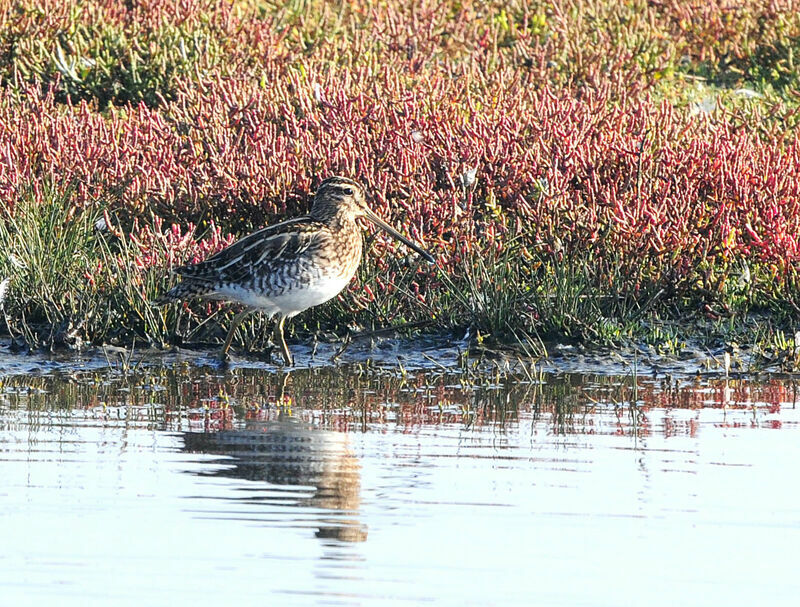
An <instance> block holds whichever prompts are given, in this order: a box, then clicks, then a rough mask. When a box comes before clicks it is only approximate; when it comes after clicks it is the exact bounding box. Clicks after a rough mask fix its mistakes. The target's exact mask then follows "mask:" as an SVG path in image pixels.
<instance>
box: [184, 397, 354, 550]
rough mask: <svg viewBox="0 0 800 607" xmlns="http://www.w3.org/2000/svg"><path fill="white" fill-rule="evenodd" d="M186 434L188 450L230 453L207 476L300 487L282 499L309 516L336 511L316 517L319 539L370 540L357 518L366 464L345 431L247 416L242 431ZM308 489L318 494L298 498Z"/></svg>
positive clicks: (285, 417) (289, 419)
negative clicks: (356, 453) (355, 453)
mask: <svg viewBox="0 0 800 607" xmlns="http://www.w3.org/2000/svg"><path fill="white" fill-rule="evenodd" d="M284 385H285V384H284ZM183 438H184V449H185V450H186V451H189V452H194V453H208V454H218V455H224V456H226V459H224V460H221V462H220V463H223V464H224V467H222V468H220V469H218V470H214V471H211V472H208V471H207V472H203V473H201V474H202V475H204V476H215V477H228V478H238V479H245V480H248V481H254V482H258V483H267V484H268V485H273V486H275V485H278V486H281V488H292V489H296V490H297V491H292V492H291V496H292V497H291V498H290V499H288V500H287V499H282V500H281V503H283V504H290V505H291V506H293V507H295V508H302V509H304V510H306V512H304V516H303V518H304V520H308V519H306V518H305V515H307V514H308V512H315V511H318V510H319V509H322V510H324V511H329V512H330V513H331V516H324V515H323V516H319V518H318V519H317V520H315V523H317V524H318V529H317V531H316V536H317V537H319V538H322V539H333V540H339V541H343V542H363V541H365V540H366V539H367V528H366V525H364V524H362V523H361V522H360V521H359V520H358V519H357V516H358V511H359V506H360V501H361V496H360V492H361V473H360V468H361V466H360V464H359V463H358V459H357V458H356V457H355V455H353V453H352V452H351V451H350V448H349V445H348V439H347V434H346V433H341V432H332V431H324V430H319V429H317V428H315V427H314V426H312V425H311V424H308V423H306V422H304V421H302V420H300V419H298V418H296V417H293V416H291V415H287V414H283V415H280V416H278V419H275V420H270V421H256V420H248V421H247V422H246V424H245V426H244V428H242V429H237V430H221V431H219V432H185V433H184V435H183ZM309 488H311V490H312V492H313V493H312V494H311V495H310V496H309V497H297V496H298V495H303V494H305V493H308V490H309ZM247 499H249V500H251V499H252V498H247ZM256 501H258V500H256ZM270 502H271V503H275V502H274V500H270Z"/></svg>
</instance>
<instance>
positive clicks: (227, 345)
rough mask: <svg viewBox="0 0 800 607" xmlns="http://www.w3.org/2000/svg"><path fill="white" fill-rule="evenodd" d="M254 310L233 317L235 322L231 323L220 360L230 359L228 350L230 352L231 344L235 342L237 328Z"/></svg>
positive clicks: (243, 311)
mask: <svg viewBox="0 0 800 607" xmlns="http://www.w3.org/2000/svg"><path fill="white" fill-rule="evenodd" d="M252 312H253V310H247V309H245V310H242V311H241V312H239V313H238V314H237V315H236V316H234V317H233V322H231V328H230V329H228V337H226V338H225V344H224V345H223V346H222V350H220V353H219V358H220V360H226V359H227V358H228V350H230V347H231V342H232V341H233V334H234V333H236V328H237V327H238V326H239V325H240V324H241V322H242V321H243V320H244V319H245V317H246V316H248V315H249V314H250V313H252Z"/></svg>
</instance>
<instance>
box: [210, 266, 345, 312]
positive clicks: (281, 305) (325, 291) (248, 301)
mask: <svg viewBox="0 0 800 607" xmlns="http://www.w3.org/2000/svg"><path fill="white" fill-rule="evenodd" d="M350 278H351V277H350V276H344V277H342V276H323V277H320V278H318V279H316V280H315V281H314V282H313V283H312V284H311V285H309V286H307V287H300V288H295V289H292V290H290V291H286V292H285V293H283V294H282V295H270V296H265V295H260V294H258V293H255V292H253V291H249V290H247V289H243V288H241V287H238V286H230V287H225V288H223V289H220V290H219V291H218V294H219V295H220V296H221V297H220V299H226V300H229V301H236V302H239V303H242V304H244V305H246V306H249V307H251V308H258V309H259V310H262V311H263V312H264V313H266V314H267V315H268V316H274V315H275V314H281V315H283V316H286V317H288V318H291V317H292V316H294V315H295V314H299V313H300V312H302V311H303V310H307V309H308V308H313V307H314V306H318V305H320V304H322V303H325V302H326V301H328V300H329V299H332V298H333V297H336V296H337V295H338V294H339V293H340V292H341V291H342V289H344V288H345V287H346V286H347V283H348V282H350Z"/></svg>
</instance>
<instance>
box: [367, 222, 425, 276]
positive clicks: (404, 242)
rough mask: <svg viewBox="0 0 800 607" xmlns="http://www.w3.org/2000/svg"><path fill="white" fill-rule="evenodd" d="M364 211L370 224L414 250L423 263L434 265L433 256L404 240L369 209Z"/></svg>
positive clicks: (406, 239)
mask: <svg viewBox="0 0 800 607" xmlns="http://www.w3.org/2000/svg"><path fill="white" fill-rule="evenodd" d="M365 210H366V215H367V219H369V220H370V221H371V222H372V223H374V224H375V225H376V226H378V227H379V228H381V229H382V230H384V231H385V232H388V233H389V234H391V235H392V236H394V237H395V238H397V240H399V241H400V242H402V243H403V244H404V245H406V246H407V247H409V248H410V249H414V250H415V251H416V252H417V253H419V254H420V255H421V256H422V258H423V259H424V260H425V261H427V262H428V263H436V260H435V259H434V258H433V256H432V255H431V254H430V253H428V252H427V251H426V250H425V249H423V248H422V247H420V246H419V245H416V244H414V243H413V242H411V241H410V240H409V239H408V238H406V237H405V236H403V235H402V234H401V233H400V232H398V231H397V230H395V229H394V228H393V227H392V226H390V225H389V224H388V223H386V222H385V221H384V220H383V219H381V218H380V217H378V216H377V215H376V214H375V213H373V212H372V211H371V210H370V209H365Z"/></svg>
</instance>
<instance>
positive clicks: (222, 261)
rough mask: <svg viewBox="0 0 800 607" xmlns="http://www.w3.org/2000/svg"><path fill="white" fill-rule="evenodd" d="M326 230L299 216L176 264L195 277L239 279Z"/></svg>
mask: <svg viewBox="0 0 800 607" xmlns="http://www.w3.org/2000/svg"><path fill="white" fill-rule="evenodd" d="M326 230H327V227H326V226H325V225H324V224H322V223H320V222H317V221H314V220H313V219H312V218H311V217H309V216H304V217H297V218H295V219H290V220H288V221H284V222H281V223H278V224H275V225H272V226H268V227H266V228H262V229H260V230H258V231H257V232H253V233H252V234H249V235H247V236H245V237H244V238H242V239H240V240H237V241H236V242H234V243H233V244H232V245H230V246H229V247H226V248H224V249H222V250H221V251H220V252H219V253H216V254H215V255H212V256H211V257H209V258H208V259H206V260H204V261H201V262H200V263H197V264H192V265H188V266H181V267H179V268H175V273H177V274H179V275H181V276H183V277H184V278H191V279H192V280H200V281H209V282H240V281H243V280H245V279H247V278H248V277H250V276H252V275H253V274H254V272H256V271H258V269H259V268H262V269H263V268H264V267H266V268H269V267H274V266H275V265H280V263H281V262H286V261H288V260H290V259H296V258H297V257H299V256H301V255H302V254H303V253H304V252H305V251H306V250H307V249H308V248H309V247H311V246H313V245H314V244H315V243H316V242H317V240H318V239H319V237H320V235H321V234H322V233H323V232H325V231H326Z"/></svg>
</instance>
